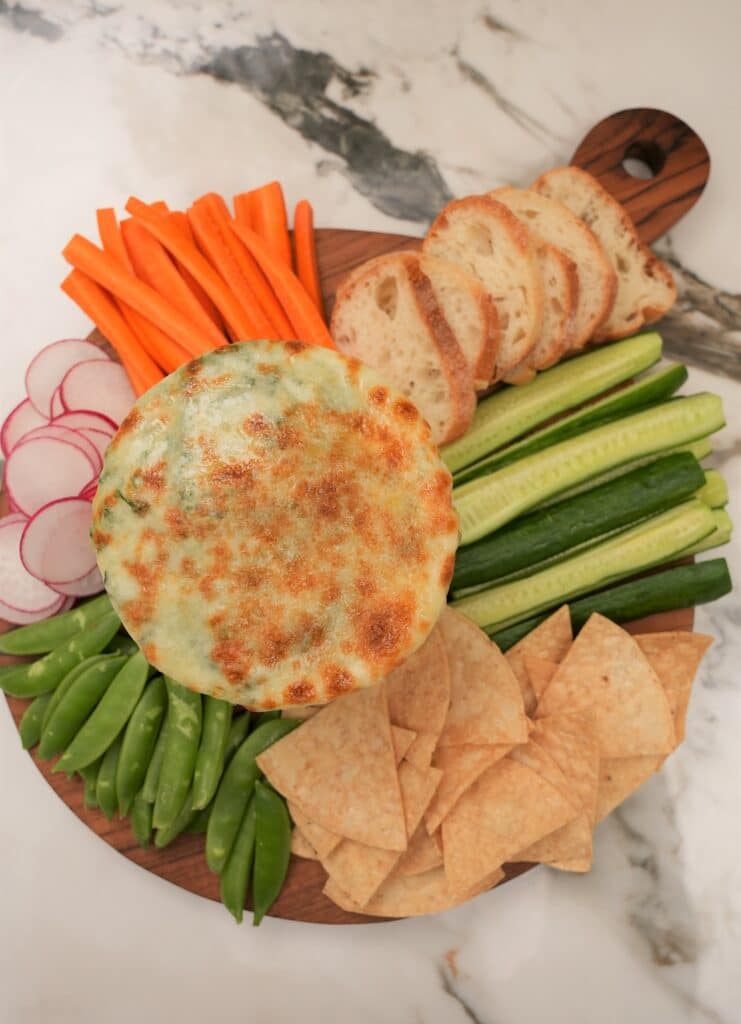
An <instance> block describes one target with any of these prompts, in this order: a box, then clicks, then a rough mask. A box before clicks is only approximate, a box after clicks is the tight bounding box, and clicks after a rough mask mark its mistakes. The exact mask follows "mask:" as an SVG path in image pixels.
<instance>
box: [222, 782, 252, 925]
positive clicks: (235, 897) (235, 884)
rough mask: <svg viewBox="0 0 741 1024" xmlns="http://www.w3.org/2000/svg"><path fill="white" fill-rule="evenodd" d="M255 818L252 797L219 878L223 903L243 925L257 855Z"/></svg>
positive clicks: (238, 922)
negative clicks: (253, 862)
mask: <svg viewBox="0 0 741 1024" xmlns="http://www.w3.org/2000/svg"><path fill="white" fill-rule="evenodd" d="M255 817H256V815H255V798H254V797H252V799H251V800H250V802H249V805H248V807H247V811H246V813H245V816H244V818H243V819H242V824H241V825H240V826H239V832H237V838H236V839H235V840H234V845H233V846H232V852H231V853H230V854H229V859H228V860H227V862H226V864H225V866H224V870H223V871H222V872H221V877H220V878H219V893H220V895H221V902H222V903H223V904H224V906H225V907H226V909H227V910H228V911H229V913H230V914H231V915H232V917H233V918H234V920H235V921H236V922H237V924H241V923H242V915H243V913H244V905H245V902H246V900H247V885H248V883H249V878H250V869H251V867H252V860H253V858H254V855H255Z"/></svg>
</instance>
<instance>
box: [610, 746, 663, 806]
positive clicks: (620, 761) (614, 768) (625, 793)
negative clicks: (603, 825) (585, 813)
mask: <svg viewBox="0 0 741 1024" xmlns="http://www.w3.org/2000/svg"><path fill="white" fill-rule="evenodd" d="M663 763H664V758H663V757H654V756H652V755H651V754H648V755H645V756H643V757H608V758H605V760H604V761H601V762H600V779H599V789H598V791H597V809H596V811H595V815H596V820H597V821H602V819H603V818H606V817H607V815H608V814H609V813H610V812H611V811H614V810H615V808H616V807H617V806H618V804H621V803H622V802H623V800H627V798H628V797H629V796H630V794H631V793H634V792H635V790H637V789H638V787H639V786H642V785H643V783H644V782H645V781H646V780H647V779H650V778H651V776H652V775H653V774H654V772H657V771H658V770H659V768H661V766H662V764H663Z"/></svg>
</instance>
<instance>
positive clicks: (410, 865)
mask: <svg viewBox="0 0 741 1024" xmlns="http://www.w3.org/2000/svg"><path fill="white" fill-rule="evenodd" d="M442 862H443V852H442V850H441V849H440V844H439V843H438V841H437V840H436V839H435V838H433V837H432V836H430V835H428V833H427V829H426V828H425V827H424V824H422V823H421V824H419V825H418V826H417V831H416V832H415V833H414V835H413V836H412V838H411V839H410V840H409V846H408V847H407V851H406V853H402V855H401V859H400V860H399V863H398V864H397V866H396V870H397V871H398V872H399V874H400V875H422V874H424V872H425V871H432V869H433V868H438V867H440V865H441V864H442Z"/></svg>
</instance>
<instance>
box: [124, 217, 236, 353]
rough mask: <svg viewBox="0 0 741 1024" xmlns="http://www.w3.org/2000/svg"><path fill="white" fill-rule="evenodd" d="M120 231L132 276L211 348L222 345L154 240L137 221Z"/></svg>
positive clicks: (127, 222)
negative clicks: (175, 311)
mask: <svg viewBox="0 0 741 1024" xmlns="http://www.w3.org/2000/svg"><path fill="white" fill-rule="evenodd" d="M121 231H122V232H123V240H124V242H125V243H126V250H127V252H128V255H129V257H130V259H131V265H132V267H133V272H134V273H135V274H136V275H137V277H139V278H141V280H142V281H144V282H146V284H148V285H149V286H150V287H151V288H154V290H155V291H156V292H158V293H159V295H161V296H162V298H163V299H166V300H167V301H168V302H170V303H172V305H173V306H174V307H175V308H176V309H178V310H179V311H180V312H181V313H182V314H184V315H185V316H186V317H187V318H188V319H189V320H191V321H192V322H193V324H194V325H195V326H196V327H197V328H198V330H199V331H200V332H201V333H202V334H203V335H204V336H205V337H207V338H208V339H209V340H210V341H211V348H218V347H219V346H220V345H224V344H225V343H226V338H225V337H224V335H223V334H222V333H221V331H220V330H219V329H218V327H217V326H216V324H215V323H214V322H213V320H212V319H211V318H210V317H209V316H208V314H207V313H206V311H205V310H204V308H203V306H202V305H201V304H200V302H199V301H198V299H197V298H196V297H195V295H194V294H193V292H192V291H191V290H190V288H189V287H188V285H187V284H186V283H185V281H184V280H183V278H182V277H181V275H180V274H179V273H178V269H177V267H176V266H175V264H174V263H173V262H172V260H171V259H170V257H169V255H168V254H167V252H166V250H165V249H164V248H163V247H162V245H160V243H159V242H158V241H157V239H156V238H155V237H154V236H153V235H152V234H150V232H149V231H148V230H147V229H146V228H145V227H144V226H143V225H142V224H140V223H139V222H138V221H136V220H125V221H124V222H123V224H122V225H121Z"/></svg>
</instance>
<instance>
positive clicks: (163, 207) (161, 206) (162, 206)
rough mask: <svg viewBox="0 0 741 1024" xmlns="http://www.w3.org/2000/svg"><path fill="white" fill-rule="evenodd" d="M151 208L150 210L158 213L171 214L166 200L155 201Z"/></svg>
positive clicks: (150, 205)
mask: <svg viewBox="0 0 741 1024" xmlns="http://www.w3.org/2000/svg"><path fill="white" fill-rule="evenodd" d="M149 207H150V209H152V210H154V211H155V212H156V213H169V212H170V207H169V206H168V205H167V203H166V202H165V201H164V199H155V201H154V202H153V203H150V204H149Z"/></svg>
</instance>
